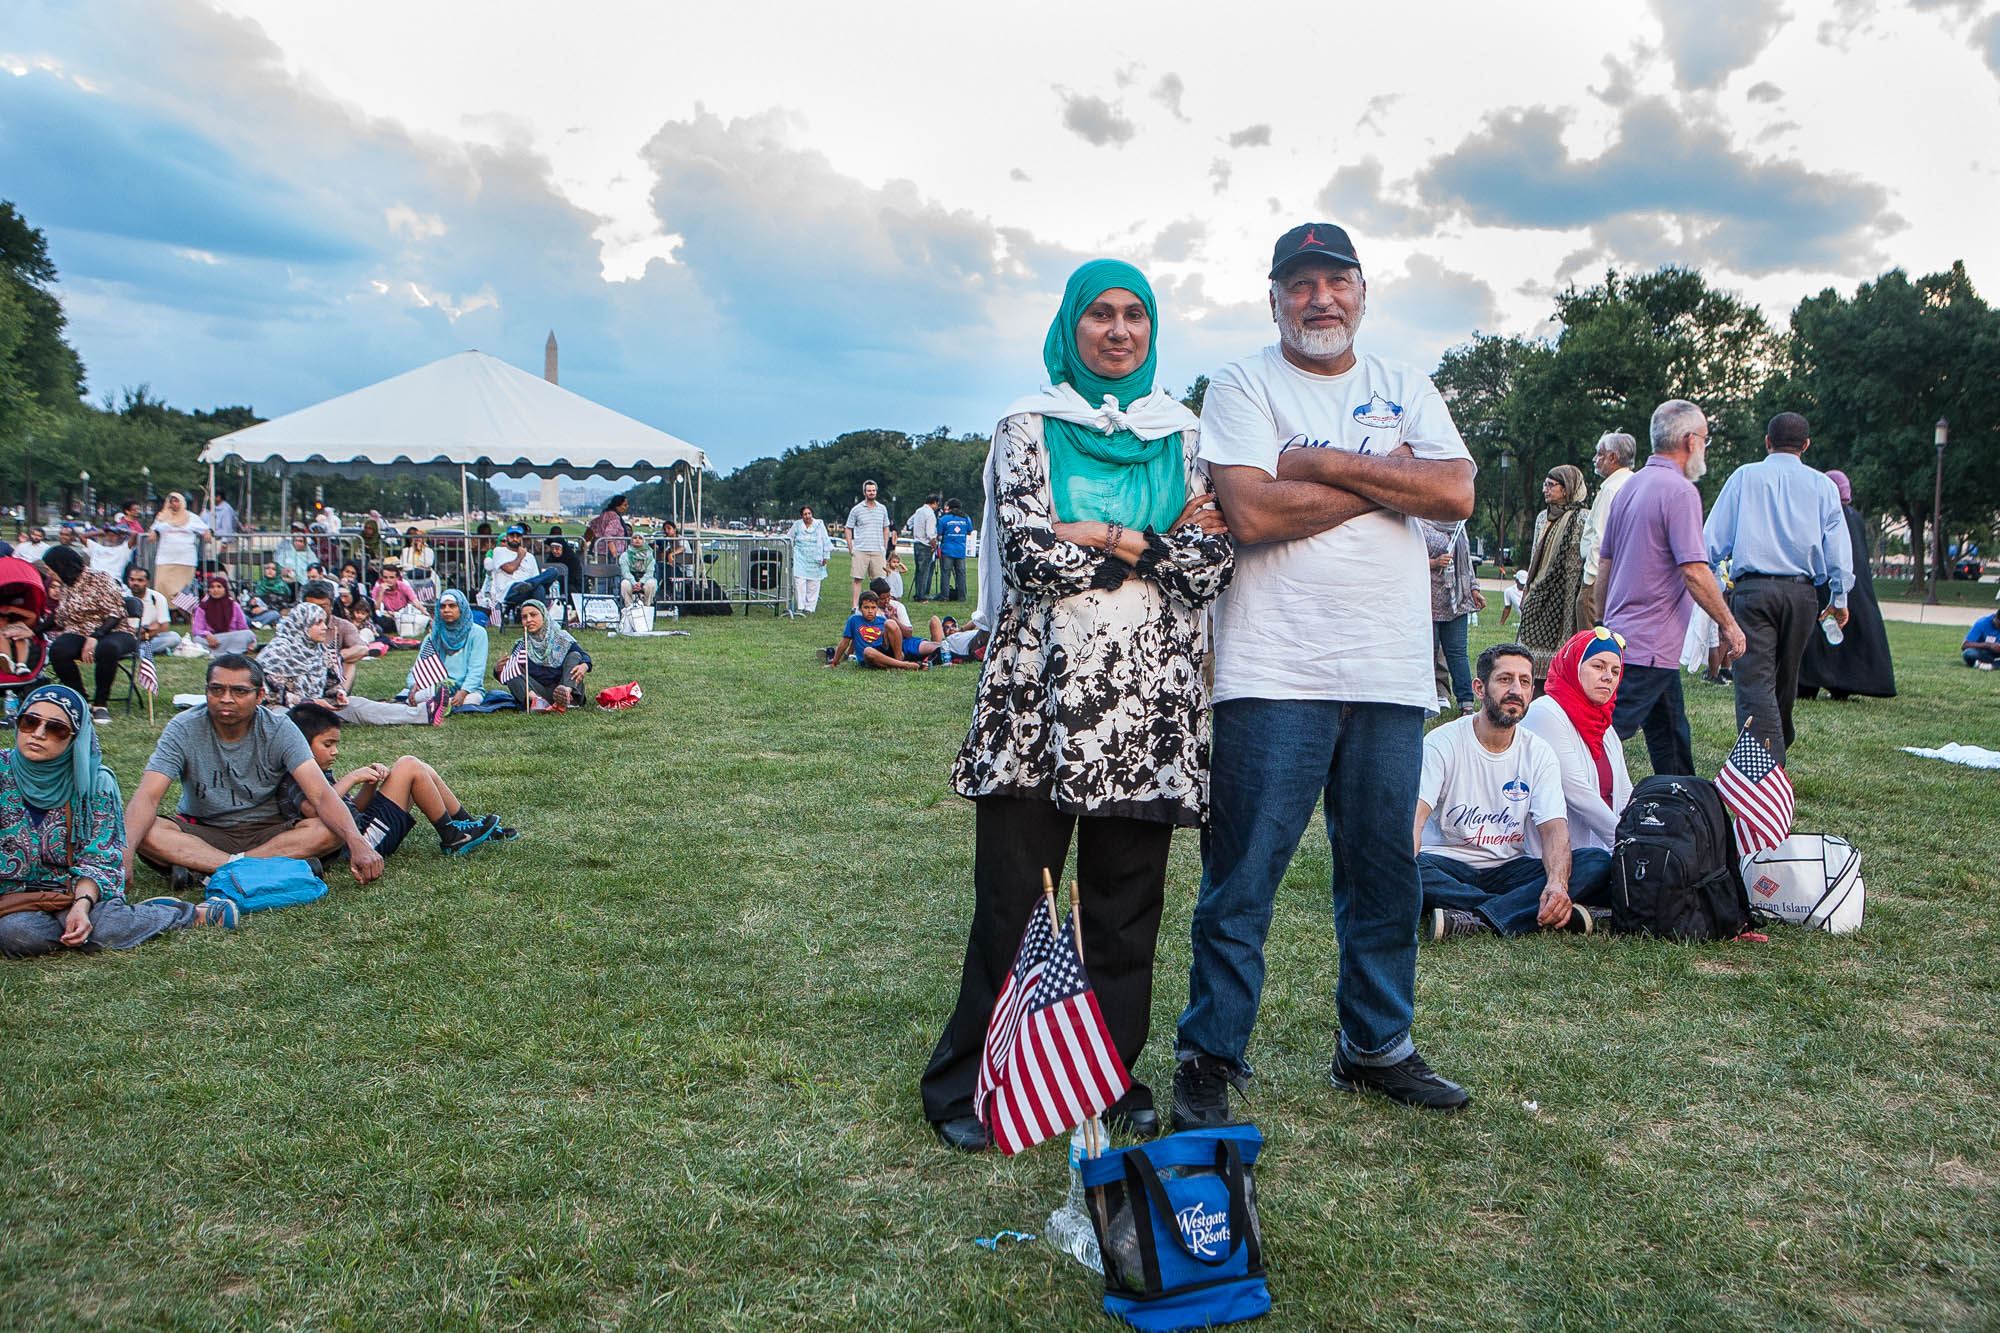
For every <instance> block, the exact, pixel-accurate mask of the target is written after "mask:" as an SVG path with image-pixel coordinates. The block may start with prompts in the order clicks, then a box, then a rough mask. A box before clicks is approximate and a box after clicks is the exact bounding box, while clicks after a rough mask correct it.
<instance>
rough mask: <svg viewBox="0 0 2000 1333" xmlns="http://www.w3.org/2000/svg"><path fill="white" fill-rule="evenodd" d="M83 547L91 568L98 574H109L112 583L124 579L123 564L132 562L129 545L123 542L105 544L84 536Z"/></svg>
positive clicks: (120, 581) (121, 581)
mask: <svg viewBox="0 0 2000 1333" xmlns="http://www.w3.org/2000/svg"><path fill="white" fill-rule="evenodd" d="M83 549H84V553H85V555H86V556H87V557H88V558H89V560H90V567H91V568H92V569H94V570H96V571H97V572H98V573H100V574H108V575H110V576H111V581H112V582H113V583H123V582H124V581H125V566H127V565H129V564H131V563H132V548H131V547H129V546H127V545H125V543H123V542H119V543H117V544H115V545H112V546H106V545H103V544H102V543H100V542H94V541H92V540H90V538H88V537H86V538H84V539H83Z"/></svg>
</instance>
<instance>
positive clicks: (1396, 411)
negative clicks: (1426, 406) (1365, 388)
mask: <svg viewBox="0 0 2000 1333" xmlns="http://www.w3.org/2000/svg"><path fill="white" fill-rule="evenodd" d="M1354 419H1355V420H1356V421H1358V422H1360V423H1361V424H1362V425H1364V426H1379V427H1381V428H1382V429H1384V430H1387V429H1389V428H1390V427H1392V426H1394V425H1396V424H1397V423H1398V422H1400V421H1401V420H1402V419H1403V405H1402V404H1401V403H1392V402H1390V401H1389V400H1388V399H1387V398H1384V397H1383V396H1382V395H1381V394H1379V393H1373V394H1370V395H1368V401H1367V402H1365V403H1363V404H1362V405H1361V406H1359V407H1357V408H1355V409H1354Z"/></svg>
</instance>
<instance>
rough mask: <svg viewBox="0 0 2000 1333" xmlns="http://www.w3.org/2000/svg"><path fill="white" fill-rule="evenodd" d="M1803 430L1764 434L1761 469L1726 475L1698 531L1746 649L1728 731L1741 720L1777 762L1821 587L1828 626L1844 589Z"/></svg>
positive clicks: (1847, 556)
mask: <svg viewBox="0 0 2000 1333" xmlns="http://www.w3.org/2000/svg"><path fill="white" fill-rule="evenodd" d="M1811 445H1812V440H1811V438H1810V427H1808V426H1807V424H1806V419H1805V418H1804V417H1802V416H1800V415H1799V414H1798V413H1797V412H1780V413H1779V414H1778V415H1777V416H1775V417H1772V418H1771V424H1770V425H1769V426H1767V427H1766V428H1765V432H1764V450H1765V455H1764V458H1763V460H1762V461H1761V462H1756V463H1750V464H1748V465H1746V466H1744V467H1740V468H1738V469H1736V471H1734V472H1732V473H1731V474H1730V475H1729V480H1728V481H1726V482H1724V483H1723V484H1722V494H1720V495H1718V496H1717V497H1716V498H1715V508H1714V509H1713V510H1711V511H1710V512H1709V515H1708V522H1707V523H1706V524H1705V525H1703V528H1702V532H1703V535H1704V537H1705V538H1706V540H1707V543H1708V559H1709V563H1710V564H1713V565H1720V564H1721V563H1722V562H1723V561H1725V560H1727V561H1728V562H1729V568H1730V574H1731V576H1732V577H1733V578H1734V580H1735V582H1736V587H1735V590H1734V591H1732V592H1731V593H1730V594H1729V610H1730V612H1731V614H1733V615H1734V616H1735V617H1736V623H1737V624H1738V625H1740V626H1741V627H1742V629H1743V637H1744V638H1745V640H1746V641H1747V644H1748V646H1747V648H1746V649H1745V651H1744V654H1743V656H1742V657H1741V658H1740V659H1738V660H1737V662H1736V665H1735V668H1734V671H1735V677H1736V725H1737V727H1738V728H1739V729H1740V728H1741V727H1742V726H1743V725H1744V724H1745V722H1746V721H1747V722H1748V723H1749V725H1750V728H1751V730H1752V731H1754V732H1755V733H1756V734H1757V735H1758V736H1759V737H1761V738H1762V739H1763V740H1764V741H1765V743H1766V744H1768V745H1769V746H1770V747H1771V754H1772V755H1773V757H1775V758H1776V759H1777V761H1778V762H1779V763H1781V764H1782V763H1784V762H1785V749H1786V747H1787V746H1789V745H1790V744H1791V743H1792V737H1793V732H1792V701H1793V700H1794V699H1796V698H1797V697H1798V692H1799V661H1800V659H1801V658H1803V657H1804V656H1805V650H1806V640H1807V638H1808V637H1809V636H1810V635H1811V634H1812V632H1813V626H1814V623H1815V621H1816V620H1817V619H1818V616H1819V610H1820V605H1821V594H1820V593H1818V592H1816V591H1815V589H1818V588H1824V589H1825V590H1826V592H1825V601H1826V605H1827V606H1828V607H1829V610H1828V612H1827V615H1828V618H1829V619H1831V620H1832V621H1833V623H1834V624H1836V625H1841V626H1845V625H1846V624H1847V592H1848V589H1850V588H1852V587H1853V586H1854V551H1853V549H1852V548H1853V544H1852V543H1851V542H1849V541H1848V539H1847V519H1846V516H1845V515H1844V514H1843V513H1842V512H1841V508H1840V491H1839V489H1838V488H1837V487H1835V486H1834V484H1833V480H1832V479H1831V478H1830V477H1828V476H1827V475H1826V474H1825V473H1824V472H1818V471H1815V470H1814V469H1812V468H1809V467H1807V466H1806V465H1805V460H1804V457H1803V455H1804V454H1805V451H1806V450H1807V449H1808V448H1810V447H1811Z"/></svg>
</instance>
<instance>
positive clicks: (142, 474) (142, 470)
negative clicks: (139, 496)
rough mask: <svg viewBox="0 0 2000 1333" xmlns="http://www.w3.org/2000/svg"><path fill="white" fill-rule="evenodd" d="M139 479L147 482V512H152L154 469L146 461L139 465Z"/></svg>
mask: <svg viewBox="0 0 2000 1333" xmlns="http://www.w3.org/2000/svg"><path fill="white" fill-rule="evenodd" d="M139 479H140V480H141V481H143V482H145V483H146V512H147V513H149V514H150V513H152V512H153V469H152V467H151V465H149V464H146V463H141V464H140V465H139Z"/></svg>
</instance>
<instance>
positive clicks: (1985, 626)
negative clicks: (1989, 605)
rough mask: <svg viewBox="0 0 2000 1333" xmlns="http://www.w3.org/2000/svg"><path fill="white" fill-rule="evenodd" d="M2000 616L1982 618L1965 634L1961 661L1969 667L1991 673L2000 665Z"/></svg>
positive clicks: (1973, 623)
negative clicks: (1997, 626)
mask: <svg viewBox="0 0 2000 1333" xmlns="http://www.w3.org/2000/svg"><path fill="white" fill-rule="evenodd" d="M1996 625H2000V615H1990V616H1981V617H1980V618H1979V619H1977V620H1975V621H1973V622H1972V628H1971V629H1969V630H1967V631H1966V632H1965V642H1964V643H1962V644H1960V645H1959V652H1958V655H1959V659H1960V660H1961V661H1963V662H1964V663H1965V664H1966V665H1967V666H1969V667H1977V668H1979V670H1981V671H1991V670H1993V669H1994V667H1995V666H1996V665H2000V628H1996Z"/></svg>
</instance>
